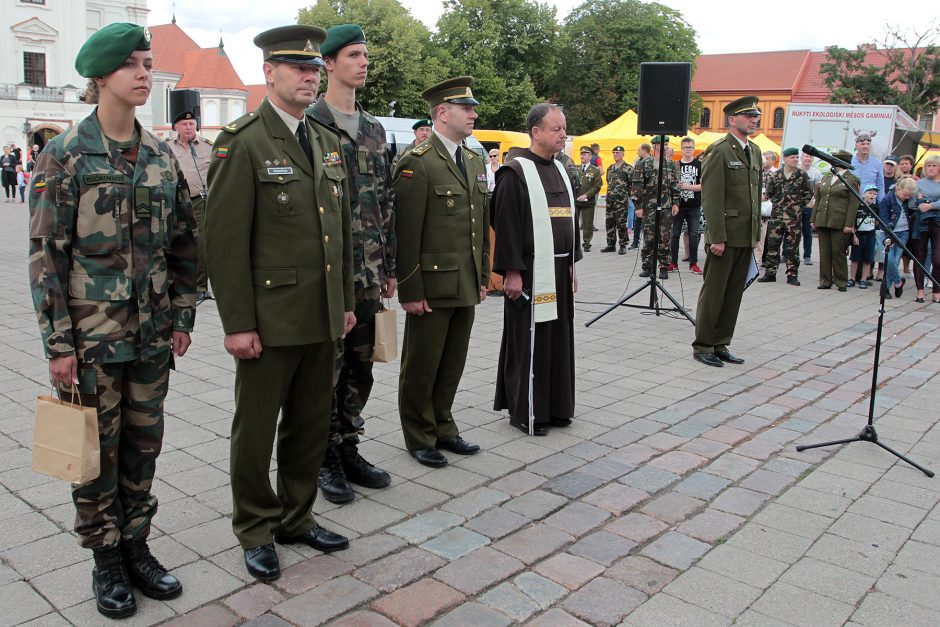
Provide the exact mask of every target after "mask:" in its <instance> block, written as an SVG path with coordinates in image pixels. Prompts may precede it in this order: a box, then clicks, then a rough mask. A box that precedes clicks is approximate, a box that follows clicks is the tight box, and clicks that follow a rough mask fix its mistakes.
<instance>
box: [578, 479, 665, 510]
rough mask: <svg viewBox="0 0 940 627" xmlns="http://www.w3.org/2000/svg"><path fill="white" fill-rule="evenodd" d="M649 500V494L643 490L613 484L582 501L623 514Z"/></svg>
mask: <svg viewBox="0 0 940 627" xmlns="http://www.w3.org/2000/svg"><path fill="white" fill-rule="evenodd" d="M648 498H649V494H647V493H646V492H644V491H643V490H640V489H638V488H633V487H630V486H627V485H622V484H619V483H611V484H608V485H606V486H604V487H603V488H601V489H599V490H596V491H595V492H592V493H591V494H589V495H587V496H585V497H584V498H582V499H581V500H582V501H583V502H584V503H588V504H590V505H596V506H597V507H600V508H601V509H605V510H607V511H608V512H611V513H613V514H622V513H623V512H625V511H627V510H629V509H633V508H634V507H635V506H636V505H637V504H639V503H641V502H643V501H645V500H646V499H648Z"/></svg>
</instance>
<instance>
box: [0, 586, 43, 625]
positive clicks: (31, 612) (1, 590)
mask: <svg viewBox="0 0 940 627" xmlns="http://www.w3.org/2000/svg"><path fill="white" fill-rule="evenodd" d="M51 611H52V606H51V605H49V604H48V603H47V602H46V600H45V599H43V598H42V597H41V596H39V594H38V593H37V592H36V591H35V590H34V589H33V588H32V587H31V586H30V585H29V584H28V583H26V582H25V581H14V582H13V583H8V584H7V585H5V586H0V616H3V622H4V623H5V624H7V625H15V624H17V623H24V622H26V621H28V620H32V619H34V618H38V617H39V616H42V615H43V614H46V613H48V612H51Z"/></svg>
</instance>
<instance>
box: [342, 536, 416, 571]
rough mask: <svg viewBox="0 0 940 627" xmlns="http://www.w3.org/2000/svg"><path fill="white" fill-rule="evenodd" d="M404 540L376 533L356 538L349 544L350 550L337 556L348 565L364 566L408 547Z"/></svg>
mask: <svg viewBox="0 0 940 627" xmlns="http://www.w3.org/2000/svg"><path fill="white" fill-rule="evenodd" d="M407 544H408V543H407V542H405V541H404V540H403V539H402V538H400V537H398V536H393V535H390V534H387V533H374V534H370V535H367V536H362V537H361V538H356V541H355V542H350V543H349V548H348V549H346V550H345V551H338V552H337V553H335V556H336V557H338V558H339V559H341V560H343V561H344V562H346V563H347V564H352V565H353V566H362V565H363V564H368V563H369V562H371V561H373V560H377V559H381V558H383V557H385V556H386V555H388V554H389V553H394V552H395V551H397V550H399V549H401V548H402V547H404V546H407Z"/></svg>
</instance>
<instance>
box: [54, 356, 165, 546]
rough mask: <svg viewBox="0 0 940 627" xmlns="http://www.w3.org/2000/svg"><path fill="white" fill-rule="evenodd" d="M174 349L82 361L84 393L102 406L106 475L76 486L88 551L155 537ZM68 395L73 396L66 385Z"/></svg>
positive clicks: (79, 525)
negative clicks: (154, 487)
mask: <svg viewBox="0 0 940 627" xmlns="http://www.w3.org/2000/svg"><path fill="white" fill-rule="evenodd" d="M171 365H172V359H171V353H170V351H169V350H166V351H163V352H161V353H160V354H158V355H155V356H154V357H152V358H149V359H138V360H136V361H128V362H121V363H113V364H80V368H79V380H80V385H79V388H78V390H79V393H80V396H81V403H82V405H84V406H86V407H93V406H95V405H97V407H98V437H99V444H100V446H101V474H100V475H99V476H98V478H97V479H93V480H91V481H89V482H87V483H83V484H80V485H73V486H72V501H73V502H74V503H75V510H76V511H75V533H76V534H78V540H79V544H81V546H83V547H85V548H86V549H103V548H111V547H115V546H117V545H118V544H119V543H120V542H121V540H122V539H123V540H135V539H142V538H146V537H147V536H148V535H150V521H151V520H152V519H153V516H154V514H156V512H157V497H155V496H154V495H153V494H151V493H150V486H151V484H152V483H153V474H154V470H155V468H156V461H157V456H158V455H159V454H160V448H161V446H162V444H163V399H164V398H166V392H167V384H168V382H169V378H170V367H171ZM59 394H60V396H61V397H62V398H63V399H69V400H72V401H73V402H78V399H73V398H72V395H71V394H69V393H68V392H63V391H62V389H61V388H60V391H59Z"/></svg>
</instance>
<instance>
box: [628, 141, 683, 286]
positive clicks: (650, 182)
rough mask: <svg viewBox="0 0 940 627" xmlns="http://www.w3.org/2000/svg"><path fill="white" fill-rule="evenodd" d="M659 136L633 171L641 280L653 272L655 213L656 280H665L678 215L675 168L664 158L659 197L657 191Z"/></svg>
mask: <svg viewBox="0 0 940 627" xmlns="http://www.w3.org/2000/svg"><path fill="white" fill-rule="evenodd" d="M662 139H663V138H662V136H661V135H657V136H655V137H653V140H652V142H653V156H652V157H646V158H645V159H642V160H640V162H639V163H637V165H636V169H634V170H633V197H634V198H636V199H637V204H636V215H637V216H638V217H640V218H643V250H641V251H640V256H641V257H642V259H643V271H642V272H640V276H641V277H648V276H649V275H650V274H651V272H652V268H653V254H654V251H653V229H654V228H656V210H657V209H660V208H662V211H660V212H659V246H658V248H657V249H656V251H655V254H656V256H657V259H658V262H657V263H658V264H659V278H660V279H668V278H669V241H670V237H671V236H672V215H673V214H674V213H677V212H678V211H679V177H678V175H677V173H676V166H675V164H674V163H673V162H672V159H670V158H669V157H668V156H667V157H666V161H665V166H666V167H665V170H664V171H663V187H662V195H661V196H660V197H659V199H658V200H657V198H656V192H657V190H658V189H659V151H660V150H661V149H662V144H661V142H662Z"/></svg>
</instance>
